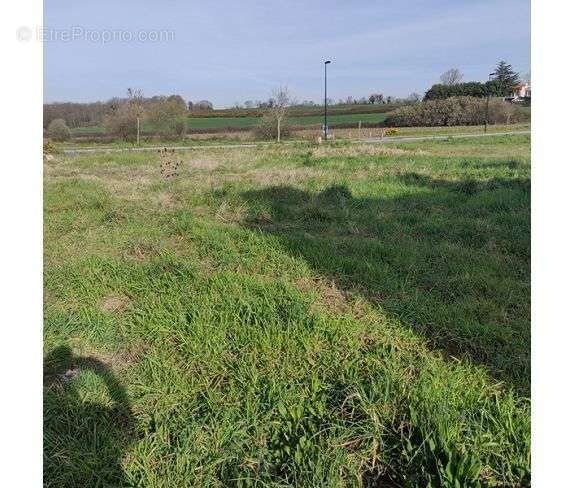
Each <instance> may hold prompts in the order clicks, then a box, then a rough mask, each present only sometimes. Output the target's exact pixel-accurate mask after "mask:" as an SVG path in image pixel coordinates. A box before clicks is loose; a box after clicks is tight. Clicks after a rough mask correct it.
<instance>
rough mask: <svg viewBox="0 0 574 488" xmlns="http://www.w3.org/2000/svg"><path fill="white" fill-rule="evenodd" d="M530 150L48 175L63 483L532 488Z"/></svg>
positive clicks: (262, 152) (246, 158) (496, 144)
mask: <svg viewBox="0 0 574 488" xmlns="http://www.w3.org/2000/svg"><path fill="white" fill-rule="evenodd" d="M529 145H530V139H529V137H526V136H502V137H496V138H489V139H481V140H462V139H461V140H453V141H442V142H441V141H436V142H420V143H416V144H414V143H409V144H403V145H401V146H398V147H387V146H385V147H381V146H372V145H371V146H368V145H353V146H351V145H348V146H346V145H336V146H321V147H316V146H309V145H303V144H302V145H300V146H299V145H291V146H284V147H281V146H278V147H269V148H257V149H251V148H243V149H225V150H216V149H211V150H209V149H205V150H202V151H201V152H194V153H193V154H192V153H186V154H181V155H178V157H180V158H181V159H182V160H183V163H182V166H181V167H180V174H179V176H177V177H173V178H168V179H165V178H162V177H161V175H160V169H159V160H158V159H157V158H158V156H157V155H154V154H145V153H118V154H108V155H106V154H93V155H78V156H66V157H64V156H60V157H57V158H56V160H54V161H50V162H47V163H46V166H45V175H46V176H45V261H44V262H45V326H44V332H45V387H44V415H45V427H44V436H45V462H44V469H45V484H46V486H53V487H56V486H57V487H62V486H70V487H72V486H73V487H79V486H90V487H94V486H146V487H148V486H149V487H173V486H201V487H208V486H209V487H212V486H222V487H223V486H276V487H279V486H282V487H284V486H299V487H336V486H340V487H342V486H365V487H367V486H369V487H375V486H412V487H420V486H427V485H431V486H447V487H455V486H458V487H461V486H465V487H474V486H476V487H478V486H524V485H528V484H529V480H530V420H529V416H530V407H529V399H528V398H529V391H530V388H529V384H530V379H529V364H530V360H529V344H530V333H529V330H530V317H529V306H530V305H529V291H530V288H529V281H530V276H529V269H530V154H529Z"/></svg>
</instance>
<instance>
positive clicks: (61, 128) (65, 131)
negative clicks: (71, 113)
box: [48, 119, 72, 142]
mask: <svg viewBox="0 0 574 488" xmlns="http://www.w3.org/2000/svg"><path fill="white" fill-rule="evenodd" d="M71 135H72V134H71V132H70V129H69V128H68V126H67V125H66V121H65V120H64V119H54V120H52V122H50V125H49V126H48V137H49V138H50V139H53V140H54V141H58V142H63V141H67V140H68V139H69V138H70V136H71Z"/></svg>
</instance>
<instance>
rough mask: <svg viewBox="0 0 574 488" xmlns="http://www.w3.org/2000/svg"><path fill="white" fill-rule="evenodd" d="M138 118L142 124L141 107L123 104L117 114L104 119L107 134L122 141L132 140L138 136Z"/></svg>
mask: <svg viewBox="0 0 574 488" xmlns="http://www.w3.org/2000/svg"><path fill="white" fill-rule="evenodd" d="M138 117H140V124H141V107H140V106H138V105H137V104H135V103H130V102H126V103H123V104H121V105H120V106H119V107H118V109H117V110H116V111H115V112H113V113H111V114H108V115H106V116H105V117H104V127H105V129H106V133H107V134H109V135H111V136H115V137H121V138H122V139H126V140H132V139H134V138H135V137H136V134H137V124H138V122H137V120H138Z"/></svg>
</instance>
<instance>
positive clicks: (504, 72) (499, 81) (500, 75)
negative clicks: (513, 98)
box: [493, 61, 520, 95]
mask: <svg viewBox="0 0 574 488" xmlns="http://www.w3.org/2000/svg"><path fill="white" fill-rule="evenodd" d="M494 74H495V77H494V80H493V81H495V82H496V85H497V86H498V89H499V92H500V94H501V95H509V94H511V93H512V91H513V89H514V87H515V86H516V85H517V84H518V83H519V82H520V75H519V74H518V73H517V72H516V71H514V70H513V69H512V66H511V65H510V64H508V63H507V62H506V61H499V62H498V64H497V65H496V69H495V70H494Z"/></svg>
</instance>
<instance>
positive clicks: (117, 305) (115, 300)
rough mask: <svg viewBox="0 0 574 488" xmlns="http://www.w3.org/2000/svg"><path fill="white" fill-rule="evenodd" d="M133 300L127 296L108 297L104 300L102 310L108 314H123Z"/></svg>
mask: <svg viewBox="0 0 574 488" xmlns="http://www.w3.org/2000/svg"><path fill="white" fill-rule="evenodd" d="M130 304H131V300H130V299H129V298H128V297H126V296H125V295H108V296H107V297H105V298H104V299H103V300H102V303H101V309H102V310H103V311H104V312H108V313H121V312H123V311H124V310H127V309H128V308H129V306H130Z"/></svg>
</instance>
